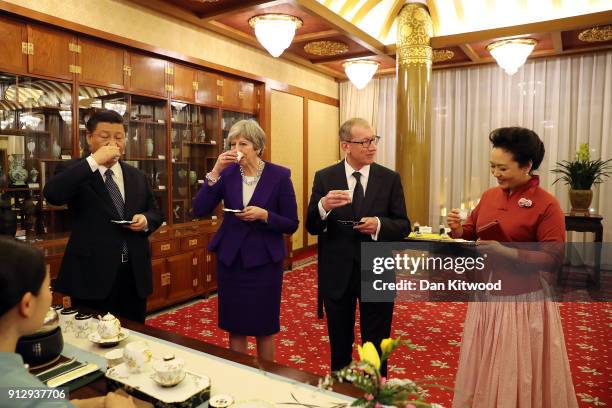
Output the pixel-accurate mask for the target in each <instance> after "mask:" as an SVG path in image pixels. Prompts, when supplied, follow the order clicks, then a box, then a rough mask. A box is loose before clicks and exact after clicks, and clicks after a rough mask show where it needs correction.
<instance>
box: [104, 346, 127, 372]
mask: <svg viewBox="0 0 612 408" xmlns="http://www.w3.org/2000/svg"><path fill="white" fill-rule="evenodd" d="M104 358H105V359H106V365H107V366H108V368H112V367H114V366H117V365H119V364H121V363H123V349H122V348H118V349H115V350H111V351H109V352H108V353H106V354H104Z"/></svg>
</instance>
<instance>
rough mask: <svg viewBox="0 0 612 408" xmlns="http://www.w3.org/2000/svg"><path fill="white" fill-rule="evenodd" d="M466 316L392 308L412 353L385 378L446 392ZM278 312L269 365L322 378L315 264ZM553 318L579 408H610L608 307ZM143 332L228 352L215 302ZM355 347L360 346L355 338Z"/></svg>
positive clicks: (323, 338)
mask: <svg viewBox="0 0 612 408" xmlns="http://www.w3.org/2000/svg"><path fill="white" fill-rule="evenodd" d="M466 309H467V305H466V304H465V303H431V302H411V303H400V304H396V307H395V314H394V319H393V329H392V333H393V336H394V337H397V336H402V337H403V338H409V339H411V340H412V342H413V343H415V344H417V345H418V346H419V347H418V349H417V350H413V351H408V350H405V351H403V350H401V349H399V350H398V351H397V352H395V353H394V354H393V355H392V357H391V360H390V362H389V376H390V377H391V378H393V377H398V378H410V379H412V380H415V381H416V380H422V381H423V382H427V383H435V384H440V385H446V386H452V384H453V381H454V376H455V372H456V370H457V362H458V357H459V347H460V345H461V332H462V326H463V320H464V318H465V313H466ZM281 310H282V312H281V332H280V333H279V335H278V336H277V346H276V359H277V361H278V362H279V363H281V364H284V365H287V366H291V367H295V368H298V369H300V370H304V371H308V372H313V373H316V374H320V375H323V374H325V373H327V372H328V371H329V345H328V343H329V340H328V337H327V328H326V322H325V320H318V319H317V316H316V263H309V264H305V265H302V266H300V267H298V268H296V269H294V270H293V271H291V272H287V273H286V274H285V281H284V286H283V297H282V307H281ZM560 310H561V317H562V319H563V328H564V334H565V341H566V345H567V350H568V356H569V361H570V365H571V369H572V375H573V380H574V387H575V391H576V395H577V399H578V402H579V406H580V407H601V406H610V405H612V377H611V374H612V369H611V367H610V349H612V336H611V335H610V334H611V333H612V304H611V303H587V302H565V303H562V304H560ZM357 321H358V319H357ZM147 324H148V325H151V326H154V327H158V328H160V329H163V330H169V331H174V332H177V333H180V334H183V335H186V336H189V337H193V338H197V339H199V340H202V341H205V342H209V343H213V344H216V345H220V346H224V347H227V344H228V336H227V333H225V332H224V331H221V330H219V328H218V327H217V297H216V296H213V297H211V298H209V299H205V300H201V301H199V302H196V303H194V304H191V305H189V306H185V307H182V308H179V309H177V310H174V311H171V312H168V313H162V314H160V315H157V316H156V317H153V318H151V319H148V320H147ZM357 332H358V330H357ZM249 341H250V343H249V350H250V352H251V353H254V351H255V344H254V340H253V339H250V340H249ZM356 341H358V342H360V340H359V337H357V340H356ZM355 357H356V356H355ZM430 395H431V397H430V400H431V401H432V402H438V403H440V404H442V405H443V406H444V407H450V405H451V404H450V403H451V400H452V392H451V391H449V390H446V389H442V388H431V389H430Z"/></svg>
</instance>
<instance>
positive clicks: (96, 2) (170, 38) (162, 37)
mask: <svg viewBox="0 0 612 408" xmlns="http://www.w3.org/2000/svg"><path fill="white" fill-rule="evenodd" d="M7 1H8V2H9V3H14V4H16V5H19V6H22V7H27V8H30V9H32V10H35V11H38V12H41V13H45V14H49V15H52V16H55V17H58V18H62V19H64V20H69V21H72V22H75V23H78V24H82V25H85V26H88V27H91V28H95V29H98V30H102V31H106V32H109V33H112V34H116V35H119V36H122V37H126V38H129V39H132V40H136V41H141V42H144V43H147V44H150V45H153V46H156V47H160V48H163V49H166V50H169V51H175V52H179V53H182V54H185V55H188V56H191V57H195V58H200V59H203V60H206V61H210V62H213V63H215V64H220V65H223V66H226V67H229V68H234V69H238V70H241V71H245V72H248V73H250V74H253V75H258V76H262V77H265V78H270V79H274V80H277V81H280V82H283V83H286V84H290V85H293V86H297V87H300V88H303V89H307V90H309V91H313V92H317V93H320V94H323V95H326V96H331V97H333V98H338V84H337V83H336V82H335V80H334V79H333V78H332V77H330V76H327V75H324V74H321V73H318V72H316V71H313V70H310V69H308V68H305V67H301V66H299V65H297V64H294V63H292V62H289V61H286V60H283V59H278V58H272V57H271V56H269V55H268V54H267V53H265V52H264V51H261V50H258V49H255V48H252V47H250V46H247V45H243V44H241V43H239V42H237V41H234V40H231V39H229V38H226V37H223V36H221V35H218V34H216V33H213V32H210V31H207V30H204V29H202V28H198V27H196V26H193V25H191V24H189V23H186V22H182V21H179V20H175V19H173V18H171V17H168V16H164V15H162V14H160V13H158V12H156V11H153V10H149V9H147V8H145V7H142V6H139V5H137V4H134V3H130V2H129V1H127V0H7Z"/></svg>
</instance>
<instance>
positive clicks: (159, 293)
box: [147, 258, 169, 310]
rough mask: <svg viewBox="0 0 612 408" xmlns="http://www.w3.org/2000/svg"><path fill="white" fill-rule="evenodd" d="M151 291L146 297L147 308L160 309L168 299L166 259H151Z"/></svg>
mask: <svg viewBox="0 0 612 408" xmlns="http://www.w3.org/2000/svg"><path fill="white" fill-rule="evenodd" d="M151 267H152V269H153V293H151V295H150V296H149V297H148V298H147V310H156V309H161V308H162V307H163V306H164V305H166V303H167V301H168V286H169V273H168V268H167V267H166V259H165V258H162V259H153V260H152V261H151Z"/></svg>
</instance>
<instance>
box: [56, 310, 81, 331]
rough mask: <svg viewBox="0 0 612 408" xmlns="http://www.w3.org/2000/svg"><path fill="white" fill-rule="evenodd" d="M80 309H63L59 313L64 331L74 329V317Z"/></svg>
mask: <svg viewBox="0 0 612 408" xmlns="http://www.w3.org/2000/svg"><path fill="white" fill-rule="evenodd" d="M77 313H78V311H77V310H76V309H72V308H68V309H63V310H62V311H61V312H60V314H59V321H60V327H61V328H62V333H66V332H68V331H70V330H72V327H73V325H74V317H75V316H76V315H77Z"/></svg>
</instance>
